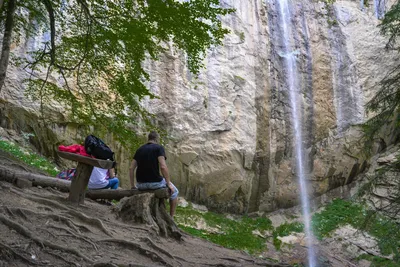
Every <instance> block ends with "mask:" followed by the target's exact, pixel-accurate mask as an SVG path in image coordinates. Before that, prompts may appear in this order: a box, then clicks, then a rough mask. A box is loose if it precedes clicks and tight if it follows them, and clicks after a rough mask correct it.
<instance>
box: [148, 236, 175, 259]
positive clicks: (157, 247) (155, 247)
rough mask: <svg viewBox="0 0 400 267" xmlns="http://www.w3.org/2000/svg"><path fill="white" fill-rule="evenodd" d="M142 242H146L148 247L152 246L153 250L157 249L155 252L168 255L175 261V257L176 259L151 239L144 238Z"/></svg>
mask: <svg viewBox="0 0 400 267" xmlns="http://www.w3.org/2000/svg"><path fill="white" fill-rule="evenodd" d="M142 241H144V242H146V243H147V245H148V246H150V247H152V248H153V249H155V250H157V251H160V252H161V253H163V254H165V255H167V256H168V257H170V258H171V259H175V257H174V256H173V255H172V254H171V253H169V252H168V251H166V250H165V249H163V248H160V247H159V246H157V245H156V244H155V243H154V242H153V240H151V239H150V238H148V237H146V238H143V239H142Z"/></svg>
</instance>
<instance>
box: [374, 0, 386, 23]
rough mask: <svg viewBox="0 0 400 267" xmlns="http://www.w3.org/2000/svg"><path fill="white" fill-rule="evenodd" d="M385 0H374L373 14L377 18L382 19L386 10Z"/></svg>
mask: <svg viewBox="0 0 400 267" xmlns="http://www.w3.org/2000/svg"><path fill="white" fill-rule="evenodd" d="M385 6H386V0H374V10H375V16H376V17H377V18H378V19H383V17H384V16H385V12H386V8H385Z"/></svg>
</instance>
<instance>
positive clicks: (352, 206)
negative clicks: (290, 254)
mask: <svg viewBox="0 0 400 267" xmlns="http://www.w3.org/2000/svg"><path fill="white" fill-rule="evenodd" d="M345 224H350V225H351V226H353V227H354V228H356V229H359V230H363V231H366V232H367V233H368V234H370V235H371V236H373V237H375V238H376V240H377V242H378V246H379V249H380V251H381V253H382V254H384V255H389V254H391V253H393V254H394V255H395V262H396V263H397V266H399V263H400V257H399V248H400V227H398V225H397V224H396V223H395V222H394V221H392V220H390V219H389V218H386V217H384V216H382V215H380V214H378V213H376V212H374V211H371V210H368V209H366V208H365V207H363V206H362V205H360V204H356V203H352V202H349V201H345V200H342V199H336V200H334V201H333V202H332V203H330V204H329V205H328V206H326V209H325V210H324V211H322V212H320V213H316V214H315V215H314V216H313V219H312V227H313V231H314V234H315V236H316V237H317V238H319V239H322V238H323V237H325V236H329V235H330V233H331V232H332V231H333V230H335V229H336V228H338V227H339V226H342V225H345ZM377 266H380V265H377ZM382 266H383V265H382Z"/></svg>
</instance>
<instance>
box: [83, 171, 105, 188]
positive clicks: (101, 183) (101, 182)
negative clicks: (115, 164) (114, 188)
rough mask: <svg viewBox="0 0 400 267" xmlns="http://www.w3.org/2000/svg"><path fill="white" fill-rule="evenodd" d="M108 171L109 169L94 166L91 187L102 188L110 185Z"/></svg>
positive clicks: (90, 181) (90, 180)
mask: <svg viewBox="0 0 400 267" xmlns="http://www.w3.org/2000/svg"><path fill="white" fill-rule="evenodd" d="M107 172H108V170H107V169H101V168H97V167H93V171H92V174H91V175H90V178H89V185H88V187H89V189H100V188H103V187H106V186H107V185H108V180H107V179H106V177H107Z"/></svg>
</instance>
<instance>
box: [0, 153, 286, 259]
mask: <svg viewBox="0 0 400 267" xmlns="http://www.w3.org/2000/svg"><path fill="white" fill-rule="evenodd" d="M0 168H8V169H13V170H24V171H32V172H37V171H36V170H34V169H32V168H30V167H29V166H26V165H23V164H21V163H19V162H16V161H14V160H13V159H12V157H11V156H10V155H8V154H6V153H4V152H2V153H0ZM66 197H67V194H65V193H61V192H59V191H57V190H55V189H54V188H40V187H32V188H25V189H20V188H18V187H16V186H14V185H12V184H10V183H7V182H0V210H1V212H0V267H3V266H4V267H5V266H7V267H8V266H57V267H59V266H97V267H99V266H110V267H111V266H221V267H222V266H284V265H278V264H273V263H271V262H268V261H266V260H263V259H256V258H253V257H251V256H249V255H247V254H245V253H242V252H240V251H234V250H229V249H225V248H223V247H221V246H218V245H215V244H212V243H210V242H208V241H205V240H202V239H199V238H195V237H192V236H190V235H187V234H183V239H182V241H176V240H174V239H166V238H162V237H160V236H158V235H157V234H156V232H155V230H154V229H152V228H151V227H150V226H147V225H144V224H136V225H129V224H126V223H123V222H121V221H119V220H117V219H116V216H115V213H114V212H113V206H109V205H104V204H100V203H98V202H96V201H92V200H89V199H87V200H86V201H85V204H84V205H81V206H79V207H75V206H72V205H70V204H69V203H68V202H67V201H66Z"/></svg>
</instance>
